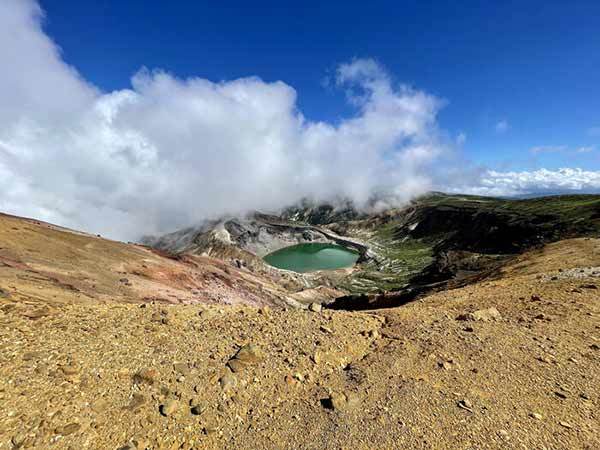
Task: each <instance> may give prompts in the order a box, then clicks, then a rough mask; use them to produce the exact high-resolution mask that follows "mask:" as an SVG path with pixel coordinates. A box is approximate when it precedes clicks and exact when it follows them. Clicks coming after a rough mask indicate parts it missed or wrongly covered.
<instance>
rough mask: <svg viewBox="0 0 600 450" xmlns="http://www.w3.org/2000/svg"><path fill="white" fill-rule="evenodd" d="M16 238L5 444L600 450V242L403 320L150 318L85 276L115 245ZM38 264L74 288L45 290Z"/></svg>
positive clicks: (192, 312) (0, 384)
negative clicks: (74, 245) (74, 246)
mask: <svg viewBox="0 0 600 450" xmlns="http://www.w3.org/2000/svg"><path fill="white" fill-rule="evenodd" d="M2 223H4V222H2ZM17 227H23V226H22V225H18V226H17ZM25 228H27V227H25ZM14 231H17V230H14ZM2 232H4V233H6V231H5V230H4V229H3V231H2ZM19 232H22V233H30V234H31V235H32V234H35V233H36V230H33V231H32V230H27V229H26V230H24V231H23V230H19ZM53 232H54V231H53ZM31 235H30V236H29V237H27V236H24V237H23V244H22V245H21V246H19V248H25V247H27V245H28V244H27V245H25V244H26V243H29V242H32V241H31V239H33V238H32V236H31ZM0 238H1V239H2V240H1V241H0V242H1V243H2V245H0V246H1V247H3V249H2V250H0V256H1V257H2V258H3V259H2V260H1V261H2V262H3V263H4V266H3V267H0V287H1V288H2V289H3V291H4V292H5V294H4V296H3V298H0V363H1V365H0V404H1V405H2V408H1V409H0V448H1V449H4V448H14V447H19V446H21V447H22V448H74V449H75V448H77V449H79V448H107V449H116V448H123V447H124V448H153V449H154V448H169V449H170V448H173V449H175V448H273V449H280V448H289V449H300V448H334V449H336V448H339V449H342V448H346V449H355V448H372V449H382V448H548V449H556V448H590V449H593V448H600V431H599V430H600V413H599V405H600V398H599V396H600V364H599V362H600V290H599V289H598V288H600V278H599V277H600V240H593V239H574V240H568V241H562V242H558V243H556V244H552V245H549V246H547V247H545V248H544V249H541V250H537V251H533V252H530V253H527V254H525V255H523V256H522V257H520V258H519V259H518V260H517V261H515V262H514V263H513V264H511V265H510V266H508V267H506V268H504V269H503V270H502V271H501V273H499V274H498V275H497V276H496V277H495V279H492V280H485V281H483V282H480V283H478V284H476V285H471V286H467V287H464V288H461V289H457V290H453V291H447V292H441V293H437V294H435V295H432V296H429V297H427V298H423V299H421V300H419V301H416V302H413V303H411V304H408V305H406V306H403V307H400V308H396V309H388V310H377V311H370V312H344V311H335V312H334V311H327V310H325V311H322V312H311V311H306V310H295V309H288V310H285V309H281V308H277V307H273V308H264V307H263V308H257V307H252V306H247V305H240V304H238V305H233V306H223V305H220V306H206V305H200V304H188V305H186V304H158V303H157V304H146V305H144V307H141V306H140V304H139V303H131V302H128V300H129V299H130V298H129V291H127V294H123V295H120V294H118V293H120V292H121V290H120V289H121V288H120V287H119V288H118V289H115V290H114V292H111V291H110V289H109V288H108V286H109V285H110V286H113V285H116V286H118V284H110V283H112V281H110V283H109V281H106V283H105V284H102V285H101V286H104V287H106V289H107V290H108V292H98V293H95V291H94V288H93V287H91V286H88V285H87V284H86V283H87V282H86V281H85V276H84V275H82V274H81V273H80V272H77V270H78V267H80V264H79V263H78V258H92V259H93V258H95V255H98V257H99V258H100V257H101V255H104V254H106V252H109V251H111V250H110V249H109V248H108V247H110V245H111V244H107V243H105V242H104V241H103V242H102V243H98V246H99V247H97V248H96V247H94V248H93V249H91V250H89V251H87V250H85V249H82V250H81V252H82V253H81V254H80V253H79V252H75V253H69V252H71V251H72V250H69V252H65V253H61V251H60V248H61V242H60V241H61V239H63V238H64V236H63V235H61V237H56V242H53V243H52V245H53V247H51V248H52V255H50V254H47V253H44V252H43V251H39V249H40V248H45V247H43V246H42V247H37V246H32V247H31V248H30V250H29V251H31V253H28V254H27V258H24V257H23V255H15V254H14V252H15V251H16V250H15V249H16V247H14V248H13V250H11V251H12V253H11V252H10V251H7V250H6V249H7V246H6V244H7V240H6V235H4V237H2V236H1V235H0ZM44 239H48V237H45V238H44ZM69 239H71V237H69ZM73 239H75V238H73ZM11 242H14V241H13V240H11ZM35 242H38V241H35ZM36 245H37V244H36ZM40 245H41V244H40ZM119 245H122V244H119ZM36 249H37V250H38V253H36V251H35V250H36ZM115 251H116V250H115ZM123 251H130V252H132V254H136V255H137V254H138V253H139V260H140V261H146V260H152V257H153V256H152V255H153V254H152V253H151V252H149V251H148V250H146V249H143V248H140V247H136V246H131V247H130V248H128V249H127V250H123ZM19 256H20V258H19ZM120 257H121V256H119V257H118V258H120ZM118 258H117V259H118ZM127 258H128V259H127V260H128V261H129V259H130V255H127ZM34 259H35V261H37V262H36V263H35V264H33V263H32V261H33V260H34ZM110 259H111V261H112V260H113V258H112V257H111V258H110ZM131 259H135V258H134V257H131ZM19 260H20V261H21V263H20V264H22V261H25V260H26V261H28V262H29V263H28V264H27V267H23V266H19ZM173 264H174V265H176V264H180V262H177V261H174V262H173ZM92 266H93V264H86V265H85V267H92ZM31 267H33V270H35V274H43V276H47V275H46V274H47V273H49V272H51V273H52V274H53V275H52V276H53V277H54V278H56V279H58V280H59V283H54V284H52V283H50V282H48V281H42V280H39V283H41V284H40V286H41V289H40V290H41V291H42V292H43V293H37V294H36V291H35V289H34V288H35V286H36V283H37V282H38V281H32V280H30V279H29V278H25V279H22V278H21V277H20V275H24V274H25V275H27V276H29V275H31V274H32V273H33V272H30V271H29V270H30V269H31ZM96 267H97V268H98V270H99V271H101V272H102V271H104V272H102V273H105V276H106V277H107V278H106V280H113V278H111V277H113V273H112V269H111V270H108V269H107V267H111V266H110V261H109V262H106V261H98V263H97V265H96ZM136 267H137V266H136ZM185 267H187V266H185ZM211 267H212V266H211ZM203 270H204V269H203V268H200V269H198V273H202V271H203ZM211 270H213V269H211ZM214 270H216V269H214ZM559 270H560V271H559ZM127 273H128V274H129V273H131V268H128V269H127ZM36 276H37V275H36ZM40 276H42V275H40ZM117 276H118V274H117V275H114V277H117ZM103 277H104V275H103ZM128 278H129V277H128ZM102 279H104V278H102ZM16 280H20V282H22V283H23V284H20V285H19V286H17V287H18V288H19V289H18V290H17V292H15V291H14V290H11V289H12V288H11V283H16ZM137 280H138V279H137V278H134V281H133V282H132V284H133V286H135V285H136V283H137V282H138V281H137ZM152 280H154V279H152ZM117 282H118V279H117ZM152 282H155V281H152ZM212 282H213V280H212V279H211V280H207V281H206V286H209V285H210V283H212ZM240 283H241V282H240ZM69 284H72V285H73V286H75V287H76V289H77V290H78V291H72V290H71V288H69V287H66V286H67V285H69ZM96 286H98V284H97V285H96ZM244 286H245V285H244ZM26 287H27V289H26ZM125 288H130V289H131V291H133V292H136V291H135V290H134V289H133V287H132V286H125V287H124V288H123V289H124V290H125ZM237 288H238V285H237V284H234V285H233V286H232V287H231V289H232V290H233V291H235V290H236V289H237ZM186 289H187V286H183V287H179V291H180V292H185V291H186ZM151 290H152V289H150V288H149V291H151ZM48 292H51V296H48V294H47V293H48ZM78 292H79V294H80V296H84V293H85V296H86V298H87V297H89V298H88V299H87V301H77V299H76V297H78V296H77V293H78ZM123 292H125V291H123ZM54 295H56V298H55V297H53V296H54ZM136 295H138V294H132V297H135V298H139V296H138V297H136ZM178 295H179V294H178ZM180 295H183V294H180ZM223 295H228V294H227V293H226V292H225V293H224V294H223ZM111 296H112V300H111V301H109V298H110V297H111ZM63 297H64V298H65V299H68V300H70V301H62V298H63ZM491 307H493V308H496V309H497V312H498V314H499V316H498V315H497V314H496V312H495V311H493V310H492V311H487V312H485V313H480V314H475V315H474V317H473V316H468V313H473V312H475V311H479V310H484V309H488V308H491ZM465 314H466V315H467V317H465V318H466V319H480V320H457V317H458V316H461V315H465ZM248 344H252V345H250V346H248ZM240 348H243V349H244V350H243V351H242V352H241V354H240V356H239V357H238V358H237V360H236V361H234V362H230V360H231V358H232V357H234V355H236V353H237V352H238V350H239V349H240ZM228 362H229V366H231V367H232V368H233V369H235V372H232V370H231V368H229V366H228ZM192 408H193V411H192ZM194 413H197V414H194Z"/></svg>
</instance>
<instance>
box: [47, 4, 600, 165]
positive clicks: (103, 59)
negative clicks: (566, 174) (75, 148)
mask: <svg viewBox="0 0 600 450" xmlns="http://www.w3.org/2000/svg"><path fill="white" fill-rule="evenodd" d="M225 3H226V4H225ZM285 3H286V2H198V1H185V0H183V1H178V2H176V3H173V2H148V1H141V0H129V1H126V2H124V1H109V0H88V1H85V2H81V1H69V0H43V1H42V2H41V4H42V7H43V8H44V9H45V10H46V13H47V19H46V22H45V29H46V31H47V33H48V34H49V35H50V36H51V37H52V38H53V39H54V40H55V41H56V42H57V43H58V45H60V47H61V48H62V50H63V52H64V53H63V56H64V58H65V60H66V61H67V62H68V63H70V64H72V65H74V66H75V67H76V68H77V69H78V70H79V71H80V72H81V74H82V75H83V76H84V77H85V78H86V79H87V80H89V81H91V82H93V83H94V84H95V85H97V86H99V87H100V88H102V89H103V90H106V91H110V90H114V89H121V88H125V87H128V86H129V83H130V81H129V80H130V78H131V76H132V75H133V74H134V73H135V72H137V71H138V70H139V68H140V67H142V66H147V67H149V68H161V69H164V70H167V71H169V72H171V73H173V74H175V75H177V76H178V77H189V76H200V77H203V78H208V79H210V80H213V81H219V80H230V79H234V78H238V77H245V76H249V75H256V76H259V77H261V78H262V79H264V80H265V81H275V80H283V81H285V82H286V83H287V84H289V85H291V86H292V87H294V88H295V89H296V90H297V92H298V107H299V109H300V110H301V111H302V112H303V114H305V115H306V116H307V117H308V118H309V119H311V120H325V121H328V122H335V121H338V120H340V118H343V117H347V116H348V115H349V114H351V113H352V111H351V110H350V106H348V104H347V103H346V102H345V101H344V95H343V92H340V91H339V90H336V89H331V88H329V89H327V88H324V86H323V84H324V83H323V82H324V80H325V79H326V78H327V76H328V75H331V74H332V73H334V72H335V68H336V66H337V65H338V64H340V63H342V62H345V61H348V60H350V59H352V58H363V57H368V58H374V59H376V60H377V61H378V62H379V63H381V64H382V65H383V66H385V67H386V68H387V69H388V70H389V72H390V73H391V74H392V76H393V77H394V79H395V81H396V82H398V83H400V82H402V83H407V84H410V85H412V86H414V87H416V88H418V89H423V90H424V91H426V92H428V93H431V94H433V95H435V96H436V97H439V98H442V99H444V100H445V101H446V102H447V105H446V106H445V107H444V108H443V109H442V110H441V112H440V113H439V116H438V122H439V126H440V127H441V128H442V129H443V130H444V131H445V132H447V133H448V134H449V135H450V136H451V137H456V136H458V135H459V134H460V133H464V135H465V137H466V140H465V143H464V152H465V154H466V156H467V157H468V158H469V159H470V160H472V161H473V162H474V163H480V164H484V165H486V166H487V167H490V168H494V169H498V170H523V169H536V168H541V167H545V168H549V169H554V168H559V167H565V166H568V167H573V166H577V167H582V168H586V169H598V168H600V157H599V155H598V148H599V147H600V83H599V81H600V32H598V29H600V2H597V1H577V2H569V3H565V2H558V1H516V2H479V1H477V2H468V1H464V2H424V1H418V2H417V1H415V2H397V1H396V2H379V1H370V2H367V3H365V2H298V3H297V4H295V5H291V4H285ZM532 149H537V150H532Z"/></svg>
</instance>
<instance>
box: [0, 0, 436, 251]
mask: <svg viewBox="0 0 600 450" xmlns="http://www.w3.org/2000/svg"><path fill="white" fill-rule="evenodd" d="M42 20H43V14H42V11H41V10H40V8H39V6H38V5H37V3H36V2H34V1H33V0H3V1H2V2H0V60H1V61H10V62H11V63H10V64H7V65H6V66H5V67H4V68H3V70H2V72H1V73H0V98H2V102H1V103H0V189H1V191H2V196H1V199H0V209H1V210H3V211H8V212H12V213H16V214H22V215H29V216H34V217H37V218H40V219H43V220H48V221H51V222H55V223H60V224H64V225H66V226H71V227H76V228H82V229H85V230H89V231H93V232H99V233H103V234H107V235H109V236H113V237H117V238H123V239H134V238H137V237H139V236H140V235H142V234H146V233H161V232H165V231H170V230H173V229H176V228H178V227H182V226H187V225H190V224H192V223H195V222H198V221H200V220H202V219H205V218H209V217H218V216H220V215H224V214H228V213H238V212H242V211H247V210H251V209H273V208H278V207H281V206H283V205H287V204H289V203H290V202H293V201H295V200H298V199H300V198H301V197H305V196H309V197H314V198H315V199H317V200H323V199H328V198H334V197H349V198H352V199H354V200H355V201H356V202H357V203H358V204H361V203H364V202H365V201H366V200H367V199H368V197H369V196H370V195H371V193H372V192H373V190H374V189H375V188H378V187H380V186H381V184H382V180H385V182H386V184H387V185H388V186H392V187H393V189H394V191H395V193H396V194H397V195H398V196H399V198H400V199H408V198H410V197H411V196H413V195H416V194H419V193H421V192H424V191H425V190H427V189H429V188H430V186H431V181H430V179H429V178H428V177H427V176H426V173H427V167H428V166H429V165H430V164H431V163H433V162H434V160H435V158H436V157H437V155H438V154H439V153H440V152H442V151H443V145H442V144H441V143H440V141H439V139H438V132H437V125H436V114H437V112H438V110H439V108H440V105H441V103H440V102H439V100H438V99H436V98H435V97H433V96H431V95H428V94H427V93H425V92H422V91H418V90H414V89H411V88H409V87H406V86H400V87H395V86H394V84H393V83H392V81H391V79H390V76H389V75H388V74H387V73H386V72H385V70H384V69H383V68H382V67H381V66H380V65H379V64H378V63H376V62H375V61H373V60H369V59H357V60H354V61H351V62H349V63H346V64H342V65H340V66H339V68H338V70H337V74H336V85H337V87H338V88H339V89H343V90H344V91H345V92H346V93H347V98H348V101H349V102H351V104H352V105H353V106H354V107H355V111H356V113H355V114H354V115H353V116H352V117H349V118H346V119H344V120H341V121H340V122H339V123H337V124H335V125H333V124H330V123H324V122H313V121H309V120H307V119H306V118H305V117H304V116H303V115H302V113H301V112H300V111H298V109H297V106H296V91H295V90H294V89H293V88H292V87H290V86H289V85H287V84H285V83H283V82H280V81H278V82H272V83H269V82H265V81H262V80H261V79H259V78H256V77H249V78H243V79H238V80H232V81H224V82H217V83H215V82H212V81H209V80H206V79H203V78H189V79H178V78H176V77H175V76H173V75H171V74H168V73H165V72H162V71H160V70H156V71H154V70H153V71H150V70H142V71H140V72H139V73H138V74H136V75H135V76H134V77H133V78H132V83H131V88H130V89H124V90H121V91H115V92H110V93H103V92H100V90H99V89H97V88H96V87H94V86H92V85H90V84H89V83H87V82H86V81H85V80H83V79H82V77H81V76H80V75H79V74H78V73H77V71H76V70H75V69H73V68H72V67H70V66H68V65H67V64H66V63H65V62H64V61H63V60H62V58H61V54H60V50H59V49H58V48H57V46H56V45H55V44H54V43H53V42H52V41H51V39H50V38H49V37H48V36H47V35H45V33H44V31H43V29H42V27H41V22H42Z"/></svg>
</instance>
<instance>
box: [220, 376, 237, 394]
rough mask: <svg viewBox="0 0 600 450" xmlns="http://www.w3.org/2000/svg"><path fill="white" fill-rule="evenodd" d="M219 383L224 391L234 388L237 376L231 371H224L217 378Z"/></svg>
mask: <svg viewBox="0 0 600 450" xmlns="http://www.w3.org/2000/svg"><path fill="white" fill-rule="evenodd" d="M219 384H220V385H221V388H222V389H223V390H224V391H228V390H230V389H233V388H235V386H236V385H237V378H236V377H235V375H234V374H232V373H226V374H225V375H223V376H222V377H221V378H220V379H219Z"/></svg>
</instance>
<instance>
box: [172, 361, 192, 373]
mask: <svg viewBox="0 0 600 450" xmlns="http://www.w3.org/2000/svg"><path fill="white" fill-rule="evenodd" d="M173 369H174V370H175V372H179V373H180V374H181V375H184V376H187V375H189V374H190V368H189V367H188V365H187V364H185V363H175V364H173Z"/></svg>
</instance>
